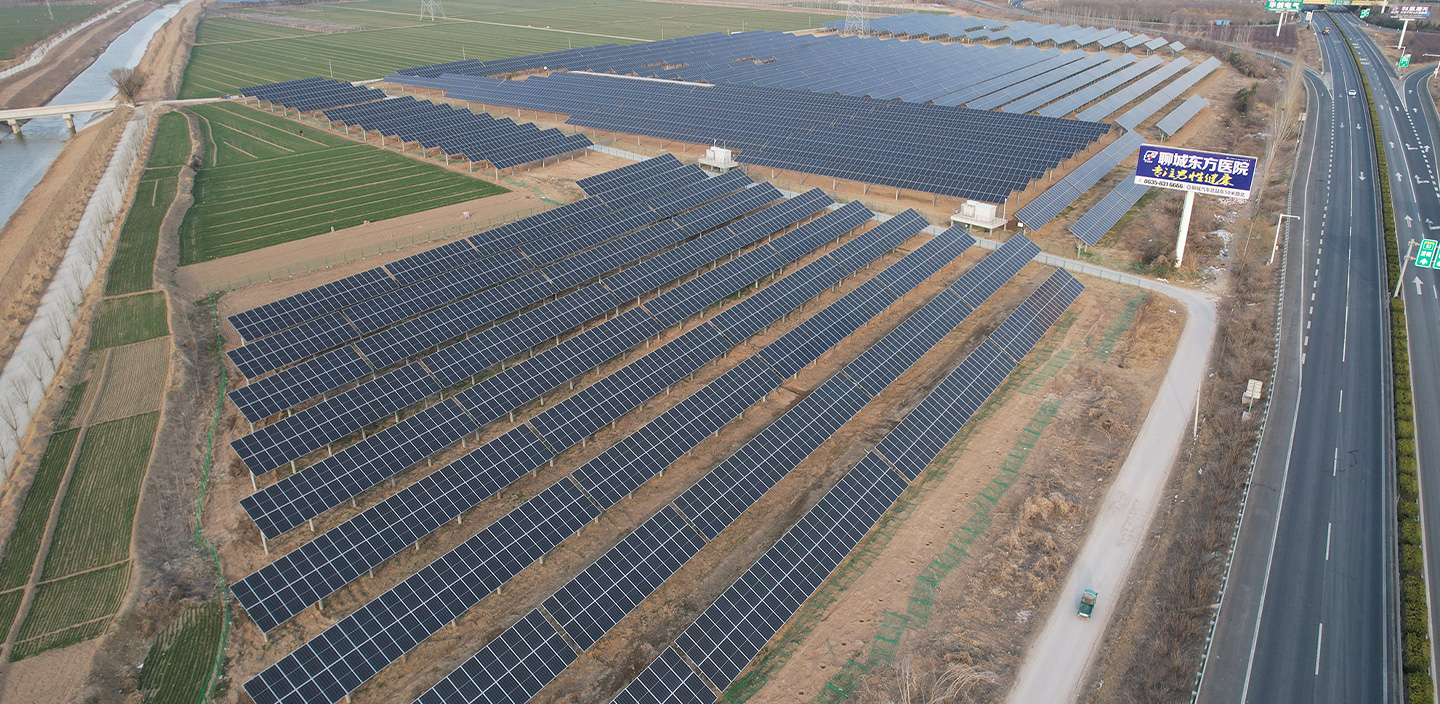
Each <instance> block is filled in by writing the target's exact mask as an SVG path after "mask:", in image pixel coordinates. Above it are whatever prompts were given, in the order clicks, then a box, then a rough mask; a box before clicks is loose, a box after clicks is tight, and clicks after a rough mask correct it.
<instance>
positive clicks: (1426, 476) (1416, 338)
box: [1343, 15, 1440, 661]
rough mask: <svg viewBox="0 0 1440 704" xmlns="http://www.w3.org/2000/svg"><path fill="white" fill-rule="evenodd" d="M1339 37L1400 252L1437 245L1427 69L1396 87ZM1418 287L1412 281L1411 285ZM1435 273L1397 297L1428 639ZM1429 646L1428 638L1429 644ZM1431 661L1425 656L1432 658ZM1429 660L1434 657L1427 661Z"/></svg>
mask: <svg viewBox="0 0 1440 704" xmlns="http://www.w3.org/2000/svg"><path fill="white" fill-rule="evenodd" d="M1343 21H1344V22H1346V24H1347V26H1346V32H1347V34H1349V35H1350V36H1351V38H1352V39H1353V40H1354V43H1355V48H1356V50H1357V51H1358V52H1359V53H1360V56H1361V58H1362V59H1365V61H1366V63H1365V71H1366V75H1367V76H1368V77H1369V79H1370V86H1371V89H1372V90H1373V91H1375V100H1376V107H1377V108H1379V115H1380V130H1381V133H1382V137H1383V141H1384V146H1385V154H1386V160H1387V161H1388V166H1389V170H1390V172H1391V175H1390V178H1391V181H1390V193H1391V199H1392V201H1393V203H1394V208H1395V219H1396V220H1397V225H1398V229H1397V234H1398V236H1399V240H1400V242H1399V245H1400V251H1401V252H1402V253H1403V252H1404V251H1405V248H1406V247H1407V246H1408V243H1409V242H1411V241H1412V240H1414V241H1417V245H1416V249H1417V250H1418V249H1419V245H1418V240H1420V239H1421V238H1422V237H1428V238H1429V239H1440V192H1437V190H1436V186H1435V183H1436V176H1437V173H1436V168H1435V149H1436V146H1437V145H1436V143H1435V137H1436V135H1440V126H1437V125H1436V115H1435V105H1434V102H1433V101H1432V99H1431V97H1430V92H1429V89H1428V87H1427V86H1426V81H1427V80H1431V76H1432V73H1433V72H1432V71H1431V70H1430V69H1428V68H1426V69H1422V70H1419V71H1415V72H1413V73H1411V74H1410V75H1409V76H1407V77H1406V78H1405V79H1404V80H1403V81H1402V80H1401V79H1400V77H1399V76H1398V75H1397V74H1396V72H1395V69H1394V68H1393V67H1392V66H1391V65H1390V63H1389V61H1388V59H1386V58H1385V56H1384V54H1383V53H1382V52H1381V51H1380V48H1379V47H1377V46H1376V45H1375V43H1374V42H1373V41H1372V40H1371V39H1369V37H1368V35H1366V34H1365V33H1364V32H1361V31H1360V30H1359V28H1358V24H1357V23H1356V22H1355V20H1354V18H1352V17H1350V16H1349V15H1345V16H1344V18H1343ZM1417 280H1418V281H1419V282H1420V283H1419V284H1418V286H1417V284H1416V283H1415V282H1416V281H1417ZM1437 286H1440V272H1436V271H1434V270H1431V269H1417V268H1416V267H1415V266H1414V264H1413V262H1412V263H1411V264H1409V265H1408V266H1407V268H1406V270H1405V281H1404V286H1403V292H1402V294H1401V295H1402V296H1403V297H1404V299H1405V311H1406V327H1407V328H1408V332H1409V341H1410V373H1411V385H1412V386H1413V387H1414V399H1415V426H1416V428H1415V431H1416V432H1415V434H1416V438H1417V441H1416V453H1417V454H1418V455H1419V465H1420V492H1421V496H1420V507H1421V513H1422V517H1421V520H1422V523H1423V525H1422V527H1423V528H1424V542H1425V553H1426V556H1427V557H1426V572H1427V576H1428V579H1427V580H1426V581H1427V586H1428V587H1429V589H1430V604H1431V608H1430V619H1431V628H1430V631H1431V633H1435V632H1437V629H1440V620H1437V613H1440V609H1437V608H1435V607H1436V605H1440V591H1437V590H1440V560H1437V559H1435V557H1434V553H1433V552H1432V550H1433V549H1435V548H1436V547H1437V546H1440V515H1437V514H1436V511H1440V297H1437V296H1440V289H1437ZM1431 646H1432V648H1433V647H1434V640H1433V639H1432V641H1431ZM1432 655H1433V654H1432ZM1431 659H1432V661H1433V660H1434V658H1433V657H1432V658H1431Z"/></svg>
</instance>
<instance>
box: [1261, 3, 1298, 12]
mask: <svg viewBox="0 0 1440 704" xmlns="http://www.w3.org/2000/svg"><path fill="white" fill-rule="evenodd" d="M1303 4H1305V3H1304V2H1303V0H1265V9H1266V10H1268V11H1270V12H1299V11H1300V6H1301V5H1303Z"/></svg>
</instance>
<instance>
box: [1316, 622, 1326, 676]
mask: <svg viewBox="0 0 1440 704" xmlns="http://www.w3.org/2000/svg"><path fill="white" fill-rule="evenodd" d="M1324 643H1325V623H1324V622H1323V621H1322V622H1321V623H1320V629H1319V631H1317V632H1316V635H1315V676H1316V677H1319V676H1320V648H1321V646H1322V645H1324Z"/></svg>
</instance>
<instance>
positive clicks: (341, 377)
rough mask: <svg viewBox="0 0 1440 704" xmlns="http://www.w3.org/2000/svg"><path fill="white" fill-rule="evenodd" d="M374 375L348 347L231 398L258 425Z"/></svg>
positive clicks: (242, 389)
mask: <svg viewBox="0 0 1440 704" xmlns="http://www.w3.org/2000/svg"><path fill="white" fill-rule="evenodd" d="M373 371H374V369H372V368H371V367H370V365H369V363H367V362H366V361H365V360H364V359H363V358H361V357H360V353H359V352H356V351H355V348H354V347H351V346H350V345H346V346H344V347H340V348H337V349H334V350H331V351H329V352H326V353H325V354H322V355H320V356H319V357H316V358H314V359H312V360H309V361H307V362H301V363H300V364H298V365H295V366H293V367H290V368H289V369H284V370H281V371H279V372H276V373H274V374H271V375H270V376H266V377H261V378H259V379H256V380H255V381H252V382H250V383H249V384H246V385H244V386H242V387H240V388H238V389H235V390H233V391H231V392H230V393H229V394H228V396H229V397H230V401H231V403H234V404H235V407H236V408H238V409H240V413H241V414H243V415H244V416H245V419H246V420H248V421H250V422H251V423H255V422H258V421H261V420H264V419H266V418H269V417H270V416H273V415H275V414H276V413H279V412H281V411H283V410H285V409H287V408H290V407H292V406H295V405H297V404H300V403H303V402H305V401H308V400H310V399H312V398H315V397H316V396H319V395H321V394H323V393H326V392H328V391H330V390H332V389H335V388H338V387H340V386H342V385H344V384H348V383H350V382H352V381H355V380H356V379H359V378H361V377H364V376H365V375H367V374H369V373H371V372H373Z"/></svg>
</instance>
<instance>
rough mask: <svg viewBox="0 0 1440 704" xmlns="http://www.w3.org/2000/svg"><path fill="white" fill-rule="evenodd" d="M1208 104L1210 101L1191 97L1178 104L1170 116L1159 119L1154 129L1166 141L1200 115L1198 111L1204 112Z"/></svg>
mask: <svg viewBox="0 0 1440 704" xmlns="http://www.w3.org/2000/svg"><path fill="white" fill-rule="evenodd" d="M1209 104H1210V101H1208V100H1206V99H1204V98H1202V97H1200V96H1198V95H1192V96H1190V97H1189V98H1187V99H1186V100H1185V102H1183V103H1180V107H1177V108H1175V109H1174V110H1171V111H1170V114H1168V115H1166V116H1165V117H1162V118H1160V121H1159V122H1157V123H1155V128H1156V129H1158V130H1160V133H1161V134H1163V135H1165V138H1166V139H1169V138H1171V137H1174V136H1175V133H1176V132H1179V131H1180V129H1181V128H1182V127H1184V126H1185V124H1186V123H1188V122H1190V120H1191V118H1193V117H1195V116H1196V115H1198V114H1200V111H1201V110H1204V109H1205V106H1207V105H1209Z"/></svg>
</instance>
